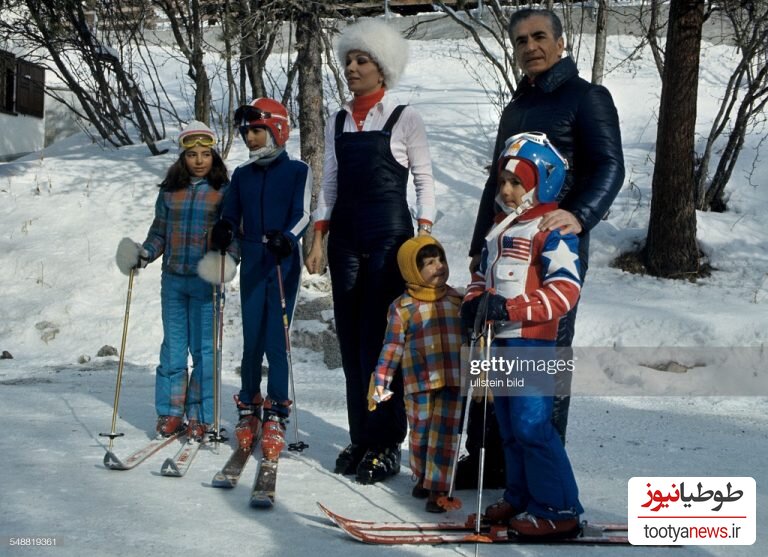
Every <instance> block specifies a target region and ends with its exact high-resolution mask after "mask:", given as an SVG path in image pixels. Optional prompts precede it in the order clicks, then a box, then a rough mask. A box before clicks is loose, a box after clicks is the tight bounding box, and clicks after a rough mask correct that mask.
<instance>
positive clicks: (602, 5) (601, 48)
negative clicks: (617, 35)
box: [592, 0, 608, 85]
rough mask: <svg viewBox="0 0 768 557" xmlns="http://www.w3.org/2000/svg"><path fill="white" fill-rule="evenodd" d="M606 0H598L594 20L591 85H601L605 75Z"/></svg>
mask: <svg viewBox="0 0 768 557" xmlns="http://www.w3.org/2000/svg"><path fill="white" fill-rule="evenodd" d="M607 4H608V0H598V2H597V19H596V20H595V59H594V62H593V63H592V83H594V84H595V85H602V83H603V74H604V73H605V42H606V38H607V35H608V30H607V26H608V6H607Z"/></svg>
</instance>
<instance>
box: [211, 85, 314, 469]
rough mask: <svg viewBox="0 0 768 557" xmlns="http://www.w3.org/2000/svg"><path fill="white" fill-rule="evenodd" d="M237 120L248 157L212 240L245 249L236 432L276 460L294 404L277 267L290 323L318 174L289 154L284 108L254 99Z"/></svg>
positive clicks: (243, 442)
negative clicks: (264, 385) (257, 442)
mask: <svg viewBox="0 0 768 557" xmlns="http://www.w3.org/2000/svg"><path fill="white" fill-rule="evenodd" d="M235 121H236V122H237V123H238V125H239V129H240V134H241V135H242V137H243V141H245V143H246V145H247V146H248V149H249V151H250V158H249V159H248V161H246V162H245V163H243V164H241V165H240V166H239V167H238V168H237V169H236V170H235V172H234V174H233V175H232V180H231V183H230V187H229V192H228V193H227V196H226V197H225V199H224V207H223V211H222V220H221V221H220V222H219V223H217V224H216V226H215V227H214V229H213V231H212V233H211V243H212V244H213V245H214V246H216V247H217V248H218V249H224V248H225V247H226V245H227V244H229V242H230V241H231V240H232V238H233V236H234V235H235V233H236V232H237V236H238V240H239V243H240V250H241V258H242V262H241V267H240V298H241V302H242V318H243V359H242V370H241V375H240V378H241V390H240V393H239V394H238V395H237V396H236V397H235V402H236V404H237V408H238V414H239V417H240V420H239V422H238V424H237V427H236V428H235V434H236V436H237V439H238V444H239V446H240V447H242V448H248V447H250V446H252V444H253V442H254V440H258V438H259V435H262V436H263V438H262V451H263V452H264V454H265V456H267V457H268V458H276V456H277V455H278V454H279V453H280V450H281V449H282V447H283V446H284V444H285V440H284V430H285V420H286V418H287V417H288V415H289V414H290V405H291V400H290V399H289V396H288V379H289V377H288V373H289V367H288V364H289V362H288V359H287V351H286V349H287V347H286V341H285V329H284V324H283V309H282V307H281V293H280V285H279V283H278V282H279V281H278V273H277V266H278V265H279V266H280V270H281V274H282V282H283V290H284V296H285V304H286V308H285V311H286V313H287V317H288V319H289V322H290V318H291V317H292V315H293V309H294V304H295V302H296V295H297V293H298V288H299V279H300V276H301V264H302V263H301V245H300V242H299V240H300V238H301V235H302V234H303V232H304V230H305V228H306V226H307V224H308V223H309V203H310V195H311V192H312V171H311V169H310V168H309V166H308V165H307V164H306V163H304V162H302V161H298V160H291V159H289V157H288V154H287V153H286V152H285V143H286V141H287V140H288V134H289V131H290V129H289V122H288V112H287V111H286V109H285V107H284V106H283V105H281V104H280V103H279V102H277V101H275V100H272V99H267V98H259V99H255V100H253V101H252V102H251V103H250V104H248V105H245V106H242V107H240V108H239V109H238V110H237V112H236V113H235ZM265 354H266V356H267V360H268V362H269V375H268V378H267V379H268V381H267V396H266V399H265V398H264V397H263V395H262V390H261V364H262V361H263V358H264V355H265ZM262 406H263V410H264V420H263V431H262V417H261V413H262Z"/></svg>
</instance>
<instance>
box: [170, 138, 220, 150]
mask: <svg viewBox="0 0 768 557" xmlns="http://www.w3.org/2000/svg"><path fill="white" fill-rule="evenodd" d="M179 145H181V146H182V147H183V148H184V149H192V147H197V146H198V145H199V146H200V147H213V146H214V145H216V140H215V139H214V138H213V137H211V136H210V135H186V136H184V137H182V138H181V139H180V140H179Z"/></svg>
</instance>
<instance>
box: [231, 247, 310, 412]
mask: <svg viewBox="0 0 768 557" xmlns="http://www.w3.org/2000/svg"><path fill="white" fill-rule="evenodd" d="M240 248H241V255H242V262H241V265H240V300H241V303H242V314H243V360H242V368H241V372H240V380H241V387H242V388H241V391H240V400H242V401H243V402H250V401H252V400H253V398H254V397H255V396H256V395H257V394H259V393H261V364H262V361H263V360H264V355H265V354H266V356H267V361H268V362H269V375H268V377H267V397H266V398H268V399H271V400H272V401H274V402H277V403H278V404H277V405H275V406H273V408H274V409H275V410H276V411H277V412H278V413H281V414H284V415H287V414H288V412H289V408H288V407H287V406H284V405H282V404H280V403H284V402H286V401H288V400H289V397H288V358H287V353H286V346H285V329H284V326H283V310H282V307H281V304H280V288H279V286H278V282H277V267H276V264H277V263H276V260H275V257H274V256H273V255H272V254H271V253H270V252H269V251H268V250H267V249H266V247H265V246H264V244H262V243H260V242H250V241H247V240H243V241H241V243H240ZM300 250H301V247H300V246H297V248H296V249H294V250H293V253H291V255H290V256H288V257H286V258H285V259H283V260H282V262H281V263H280V269H281V272H282V277H283V288H284V291H285V298H286V300H285V303H286V312H287V314H288V321H289V323H290V320H291V319H292V317H293V308H294V306H295V304H296V295H297V294H298V290H299V279H300V277H301V254H300Z"/></svg>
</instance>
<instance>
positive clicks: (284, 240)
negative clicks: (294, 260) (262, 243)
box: [264, 230, 293, 259]
mask: <svg viewBox="0 0 768 557" xmlns="http://www.w3.org/2000/svg"><path fill="white" fill-rule="evenodd" d="M264 235H265V236H266V237H267V249H268V250H269V251H270V252H272V254H273V255H274V256H275V257H276V258H277V259H283V258H284V257H288V256H289V255H291V252H292V251H293V242H292V241H291V239H290V238H289V237H288V236H286V235H285V234H283V233H282V232H280V231H279V230H270V231H269V232H267V233H266V234H264Z"/></svg>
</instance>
